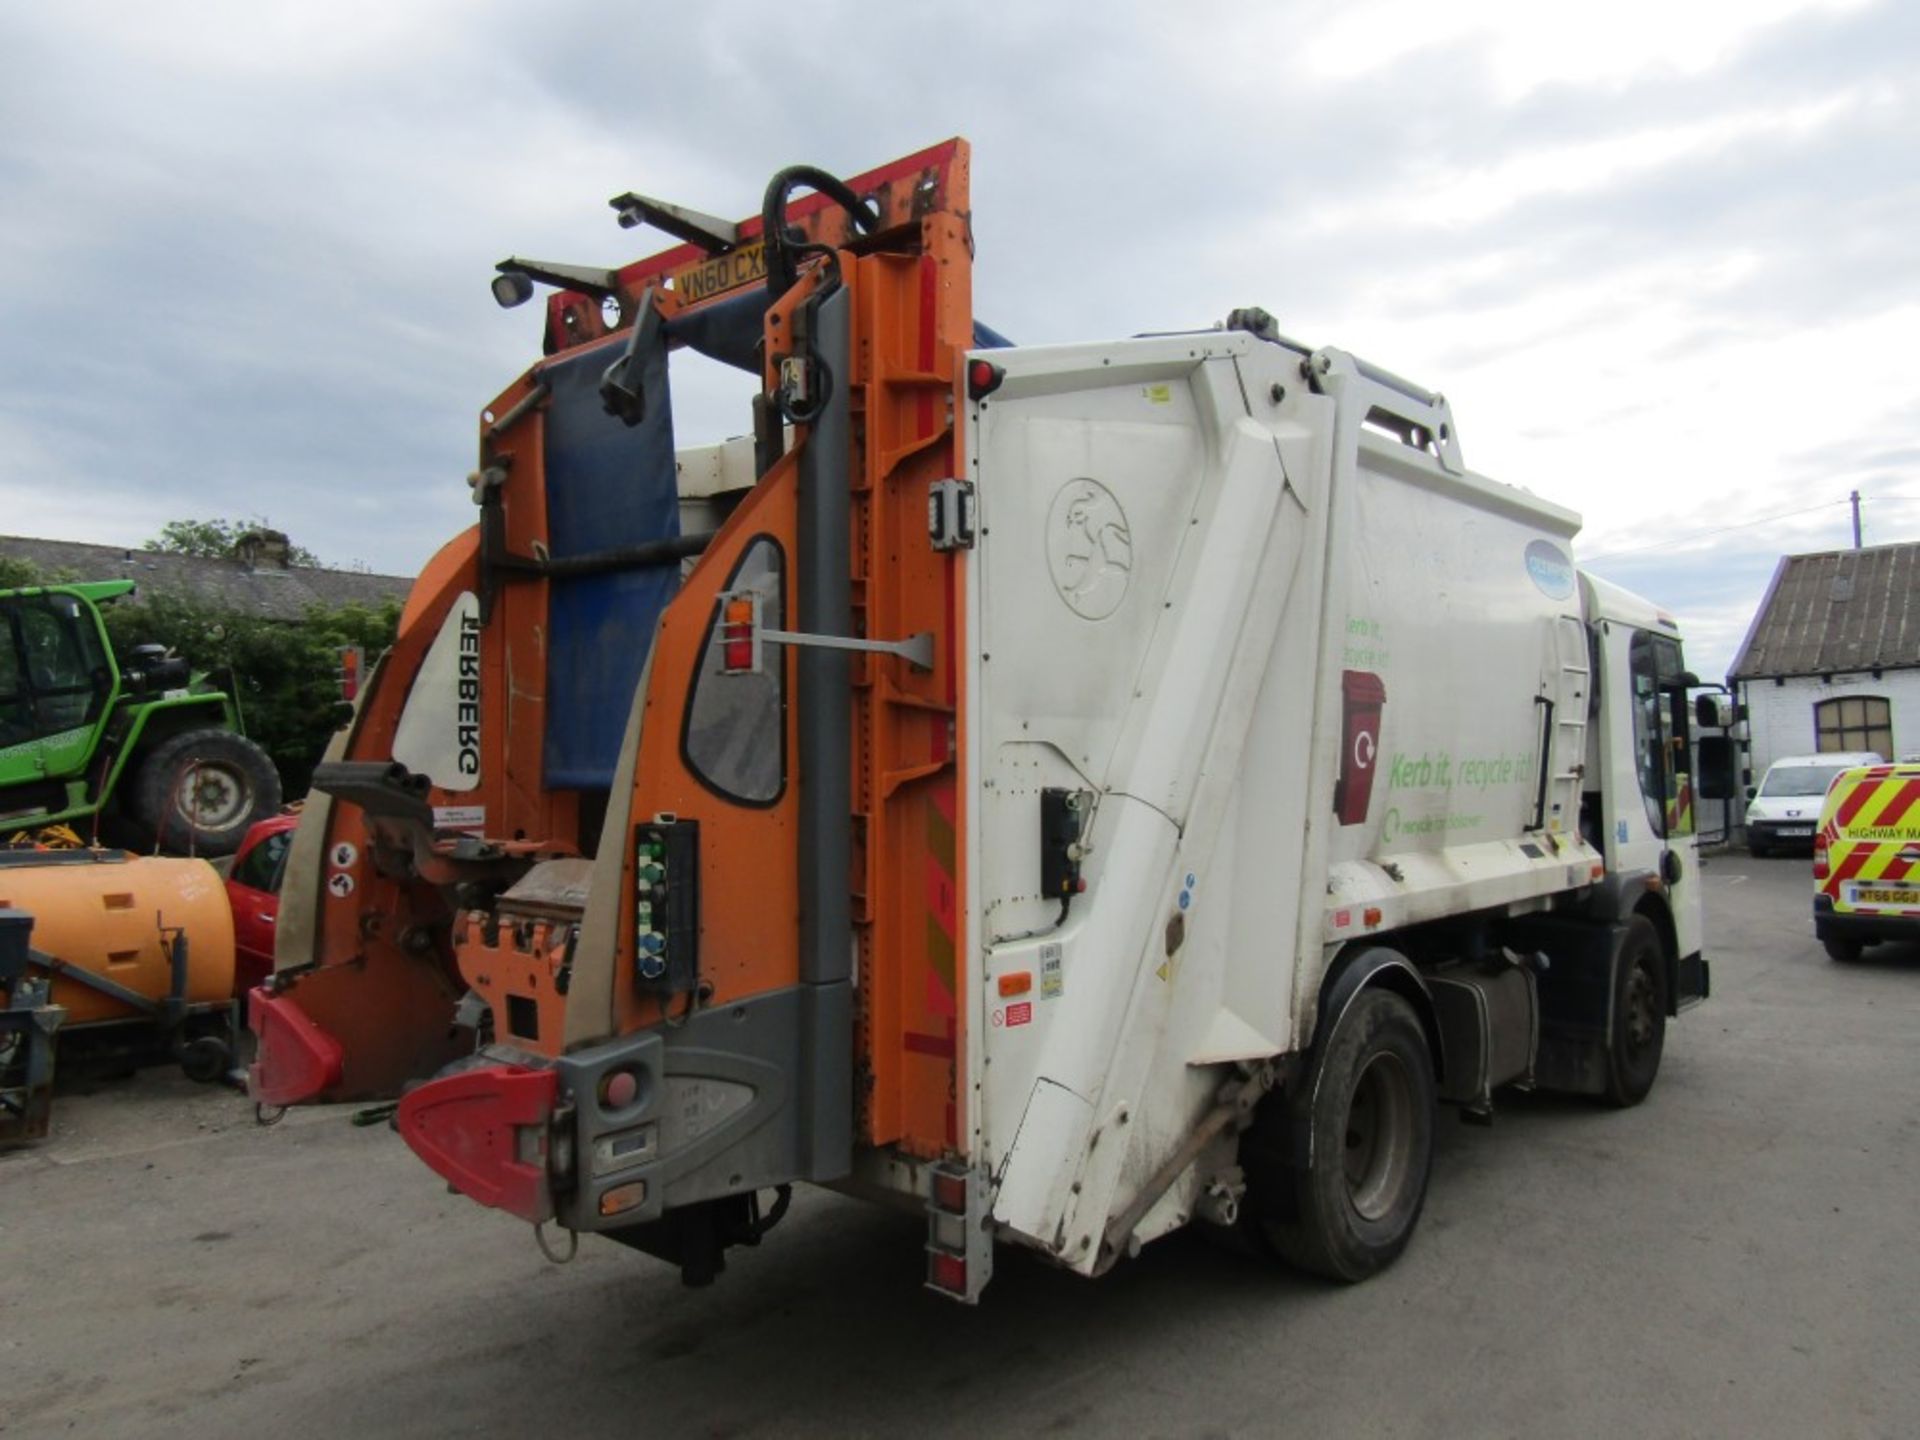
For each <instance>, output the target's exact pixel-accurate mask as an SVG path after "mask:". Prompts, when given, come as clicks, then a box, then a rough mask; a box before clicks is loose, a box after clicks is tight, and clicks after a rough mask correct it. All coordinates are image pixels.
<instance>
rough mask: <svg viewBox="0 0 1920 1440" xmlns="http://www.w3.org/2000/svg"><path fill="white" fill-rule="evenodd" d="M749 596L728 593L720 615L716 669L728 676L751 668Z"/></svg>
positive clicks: (751, 621) (751, 628) (747, 671)
mask: <svg viewBox="0 0 1920 1440" xmlns="http://www.w3.org/2000/svg"><path fill="white" fill-rule="evenodd" d="M753 611H754V604H753V597H752V596H749V595H735V596H729V597H728V598H727V600H726V602H725V608H724V609H722V611H721V618H720V668H721V670H722V671H723V672H724V673H726V674H728V675H748V674H751V673H752V672H753V670H754V668H755V667H754V663H753V661H754V656H753V650H754V645H753Z"/></svg>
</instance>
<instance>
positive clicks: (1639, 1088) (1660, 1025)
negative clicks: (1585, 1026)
mask: <svg viewBox="0 0 1920 1440" xmlns="http://www.w3.org/2000/svg"><path fill="white" fill-rule="evenodd" d="M1666 976H1667V963H1666V954H1665V951H1664V950H1663V948H1662V947H1661V944H1660V932H1659V931H1658V930H1656V929H1654V928H1653V922H1652V921H1651V920H1649V919H1647V917H1646V916H1644V915H1636V916H1634V917H1633V918H1632V919H1631V920H1629V921H1628V922H1627V933H1626V936H1625V938H1623V939H1622V940H1621V942H1620V964H1619V966H1618V968H1617V970H1616V973H1615V975H1614V978H1613V1027H1612V1031H1611V1033H1610V1034H1609V1035H1608V1037H1607V1091H1606V1095H1607V1103H1608V1104H1610V1105H1616V1106H1619V1107H1621V1108H1623V1109H1624V1108H1625V1107H1627V1106H1629V1105H1638V1104H1639V1103H1640V1102H1641V1101H1642V1100H1644V1099H1646V1098H1647V1092H1648V1091H1649V1090H1651V1089H1653V1080H1654V1077H1655V1076H1656V1075H1658V1074H1659V1073H1660V1052H1661V1051H1662V1049H1664V1048H1665V1046H1666V1040H1667V980H1666Z"/></svg>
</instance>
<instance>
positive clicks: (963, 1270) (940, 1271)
mask: <svg viewBox="0 0 1920 1440" xmlns="http://www.w3.org/2000/svg"><path fill="white" fill-rule="evenodd" d="M927 1284H929V1285H931V1286H933V1288H934V1289H936V1290H944V1291H946V1292H947V1293H948V1294H949V1295H962V1296H964V1295H965V1294H966V1293H967V1261H966V1257H965V1256H961V1255H949V1254H947V1253H946V1252H945V1251H944V1250H930V1251H928V1252H927Z"/></svg>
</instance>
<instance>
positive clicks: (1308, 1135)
mask: <svg viewBox="0 0 1920 1440" xmlns="http://www.w3.org/2000/svg"><path fill="white" fill-rule="evenodd" d="M1328 975H1329V976H1330V977H1331V978H1329V979H1328V980H1327V982H1326V983H1325V984H1323V985H1322V986H1321V987H1320V1003H1319V1006H1318V1014H1317V1017H1316V1019H1315V1022H1314V1030H1313V1041H1312V1043H1311V1045H1310V1046H1309V1048H1308V1055H1307V1065H1306V1070H1305V1075H1306V1084H1305V1086H1304V1088H1303V1089H1302V1090H1301V1091H1300V1093H1299V1094H1298V1096H1297V1100H1298V1103H1296V1104H1295V1105H1294V1106H1293V1107H1292V1108H1293V1116H1292V1124H1291V1126H1290V1139H1291V1144H1290V1146H1289V1147H1288V1148H1289V1150H1290V1152H1291V1153H1290V1157H1289V1158H1290V1163H1291V1164H1293V1165H1294V1166H1295V1167H1296V1168H1298V1169H1303V1170H1304V1169H1307V1168H1309V1167H1310V1166H1311V1165H1312V1164H1313V1125H1312V1113H1313V1103H1314V1100H1315V1098H1316V1097H1317V1096H1318V1095H1319V1093H1320V1075H1321V1068H1320V1057H1321V1056H1322V1055H1323V1054H1324V1053H1325V1052H1326V1046H1327V1042H1328V1041H1330V1040H1331V1039H1332V1038H1333V1035H1334V1033H1335V1032H1336V1031H1337V1030H1338V1029H1339V1028H1340V1022H1341V1021H1342V1020H1343V1019H1345V1018H1346V1014H1347V1011H1349V1010H1351V1009H1352V1008H1353V1006H1354V1002H1355V1001H1357V1000H1358V999H1359V998H1360V997H1361V995H1362V994H1364V993H1365V992H1366V991H1368V990H1375V989H1383V990H1391V991H1393V992H1394V993H1395V994H1396V995H1399V996H1400V997H1402V998H1403V999H1404V1000H1406V1002H1407V1003H1408V1004H1409V1005H1411V1006H1413V1013H1414V1014H1415V1015H1417V1016H1418V1017H1419V1019H1420V1028H1421V1029H1422V1030H1423V1031H1424V1032H1425V1033H1426V1037H1427V1049H1428V1050H1429V1051H1430V1052H1431V1053H1432V1056H1433V1075H1434V1079H1435V1081H1436V1082H1439V1083H1444V1082H1445V1080H1446V1073H1447V1059H1446V1043H1445V1041H1444V1040H1443V1039H1442V1038H1441V1034H1440V1015H1439V1011H1438V1010H1437V1009H1436V1008H1435V1006H1434V1003H1433V993H1432V992H1431V991H1430V990H1429V989H1428V988H1427V982H1426V979H1425V978H1424V977H1423V976H1422V975H1421V974H1420V972H1419V970H1418V969H1417V968H1415V966H1414V963H1413V961H1412V960H1410V959H1408V958H1407V957H1406V956H1405V955H1404V954H1402V953H1401V952H1400V951H1398V950H1395V949H1393V948H1392V947H1391V946H1388V945H1381V944H1377V943H1375V944H1364V943H1363V944H1354V945H1349V946H1348V947H1347V948H1346V949H1344V950H1342V951H1341V952H1340V954H1339V955H1337V956H1336V957H1334V961H1333V964H1332V965H1331V966H1330V967H1329V968H1328Z"/></svg>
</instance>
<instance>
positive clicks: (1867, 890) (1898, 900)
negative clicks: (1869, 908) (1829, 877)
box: [1847, 882, 1920, 905]
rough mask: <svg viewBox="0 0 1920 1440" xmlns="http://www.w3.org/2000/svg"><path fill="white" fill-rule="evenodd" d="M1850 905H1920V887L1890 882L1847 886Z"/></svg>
mask: <svg viewBox="0 0 1920 1440" xmlns="http://www.w3.org/2000/svg"><path fill="white" fill-rule="evenodd" d="M1847 903H1848V904H1849V905H1920V888H1916V887H1915V886H1912V885H1902V884H1889V883H1886V882H1881V883H1879V884H1875V885H1858V884H1854V885H1849V886H1847Z"/></svg>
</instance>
